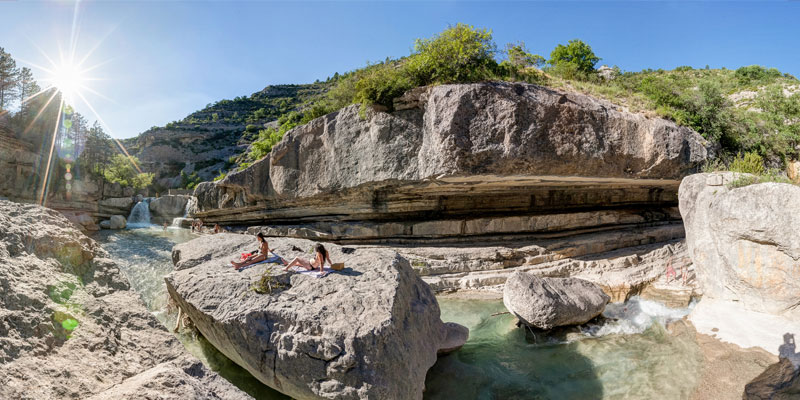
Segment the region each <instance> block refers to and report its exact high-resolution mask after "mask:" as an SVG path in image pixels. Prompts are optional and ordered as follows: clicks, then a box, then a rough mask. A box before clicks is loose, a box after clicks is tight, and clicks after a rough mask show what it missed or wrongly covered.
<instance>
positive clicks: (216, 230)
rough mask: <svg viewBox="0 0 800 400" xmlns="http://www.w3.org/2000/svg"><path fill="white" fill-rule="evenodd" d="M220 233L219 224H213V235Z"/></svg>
mask: <svg viewBox="0 0 800 400" xmlns="http://www.w3.org/2000/svg"><path fill="white" fill-rule="evenodd" d="M220 232H222V228H220V227H219V224H214V233H220Z"/></svg>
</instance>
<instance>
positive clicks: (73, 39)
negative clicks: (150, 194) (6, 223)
mask: <svg viewBox="0 0 800 400" xmlns="http://www.w3.org/2000/svg"><path fill="white" fill-rule="evenodd" d="M80 3H81V1H80V0H78V1H76V2H75V8H74V11H73V15H72V29H71V32H70V39H69V45H68V47H67V48H68V51H67V54H64V53H63V52H62V51H61V46H60V45H59V55H58V57H50V56H49V55H48V54H47V53H46V52H45V51H43V50H42V49H41V48H39V46H36V44H33V45H34V46H35V47H36V48H37V49H38V50H39V53H41V55H42V57H43V58H44V59H45V60H46V61H47V63H46V64H48V66H47V67H45V66H42V65H40V64H36V63H32V62H29V61H25V60H20V61H22V62H24V63H26V64H29V65H30V66H32V67H34V68H36V69H39V70H41V71H42V72H43V73H44V77H43V78H42V79H41V81H42V82H43V83H45V84H46V85H43V86H44V88H42V89H41V90H40V91H39V92H37V93H34V94H33V95H31V96H29V97H27V98H25V99H23V100H22V103H23V104H26V103H28V102H30V101H31V100H32V99H34V98H36V97H38V96H41V95H44V94H45V93H50V97H49V99H48V100H47V102H46V103H45V105H44V107H42V108H41V109H40V110H39V111H38V113H37V114H36V116H35V117H34V118H33V120H32V121H31V122H30V123H29V124H28V126H27V127H26V128H25V131H24V132H23V135H24V134H28V132H29V131H30V130H31V128H32V127H33V126H34V123H35V122H36V121H37V120H39V118H40V116H41V115H42V113H43V112H44V109H46V108H47V107H48V106H49V105H50V103H51V102H52V101H53V99H54V98H55V97H57V95H60V96H58V97H59V100H58V103H59V105H58V107H59V111H58V117H57V119H56V125H55V127H54V128H53V133H52V136H51V137H50V138H49V140H50V143H49V147H50V149H49V150H50V151H49V154H47V158H46V159H47V164H46V168H45V170H44V171H43V174H42V175H43V177H44V179H43V180H42V182H41V189H40V190H39V199H38V200H39V201H38V202H39V204H41V205H45V203H46V202H47V197H48V192H49V191H50V179H51V174H50V170H51V167H52V166H53V165H54V162H53V161H54V155H60V159H61V160H62V161H64V162H66V163H67V164H66V168H65V169H66V171H65V174H64V175H63V178H64V180H65V181H66V184H65V186H64V187H65V189H66V193H65V197H66V199H67V200H69V199H70V197H71V196H70V195H71V194H72V193H71V190H72V187H73V183H74V180H80V174H78V175H76V171H75V169H74V168H73V163H74V162H75V161H77V158H78V156H79V155H80V151H81V148H80V146H76V143H74V141H72V140H71V139H69V138H63V137H62V136H63V132H66V131H69V130H70V129H71V128H72V124H73V119H72V117H73V116H72V114H73V113H72V107H71V105H75V104H76V102H77V101H78V100H80V101H81V102H83V104H85V106H86V108H88V109H89V110H90V111H91V112H92V114H94V118H95V119H96V120H97V121H98V122H99V123H100V124H101V125H102V126H103V127H104V128H105V131H106V132H107V133H108V135H109V136H110V137H111V138H112V139H113V142H114V143H115V144H116V145H117V146H116V150H117V151H119V152H120V153H121V154H124V155H125V156H126V157H127V158H128V160H129V161H130V163H131V164H132V165H133V167H134V168H135V169H136V171H137V172H139V173H141V172H142V170H141V168H140V167H139V165H137V163H136V161H135V160H134V158H133V157H131V155H130V153H129V152H128V150H127V149H126V148H125V146H123V145H122V142H120V141H119V140H118V139H116V138H115V137H114V133H113V131H112V130H111V127H110V126H108V124H107V123H106V122H105V121H104V120H103V118H102V117H100V115H99V114H98V113H97V110H96V109H95V108H94V107H93V106H92V104H91V103H90V102H89V100H87V98H86V96H85V94H86V93H92V94H93V95H95V96H98V97H101V98H103V99H105V100H109V101H112V100H111V99H109V98H107V97H105V96H103V95H102V94H100V93H98V92H96V91H95V90H93V89H92V88H90V87H89V86H88V85H89V82H91V81H96V80H99V79H97V78H94V77H92V76H91V72H92V71H93V70H94V69H96V68H98V67H100V66H102V65H104V64H106V63H107V61H104V62H101V63H99V64H95V65H92V66H89V67H85V66H84V63H85V62H86V61H87V60H88V59H89V56H91V55H92V53H94V51H95V50H96V49H97V48H98V47H99V46H100V44H101V43H102V41H103V40H100V41H99V42H97V43H96V44H95V46H94V47H92V48H91V50H89V51H88V52H87V53H86V54H84V55H83V56H82V57H76V50H77V47H78V46H77V43H78V33H79V32H80V29H78V28H79V9H80ZM103 39H105V37H104V38H103ZM55 59H58V62H56V61H55ZM76 60H78V61H76ZM112 102H113V101H112ZM57 139H58V140H57ZM56 146H58V148H56Z"/></svg>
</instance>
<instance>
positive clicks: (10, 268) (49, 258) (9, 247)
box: [0, 201, 249, 400]
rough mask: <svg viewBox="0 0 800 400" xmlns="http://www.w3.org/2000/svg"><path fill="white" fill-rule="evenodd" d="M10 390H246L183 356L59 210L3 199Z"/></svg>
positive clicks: (121, 394) (36, 394)
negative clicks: (239, 388)
mask: <svg viewBox="0 0 800 400" xmlns="http://www.w3.org/2000/svg"><path fill="white" fill-rule="evenodd" d="M0 293H2V295H0V386H2V395H0V397H2V398H4V399H5V398H7V399H36V400H40V399H85V398H92V399H114V400H117V399H120V398H125V399H145V398H148V399H152V398H195V399H200V398H202V399H246V398H249V396H247V395H246V394H245V393H243V392H241V391H240V390H238V389H237V388H236V387H234V386H233V385H231V384H230V383H229V382H227V381H225V380H223V379H222V378H220V377H219V376H218V375H217V374H216V373H214V372H211V371H210V370H208V369H207V368H205V367H204V366H203V365H202V364H201V363H200V362H199V361H198V360H197V359H195V358H194V357H191V356H190V355H188V354H187V353H186V351H185V349H184V348H183V346H182V345H181V343H180V342H179V341H178V340H177V339H176V338H175V336H173V335H171V334H170V333H169V332H167V330H166V329H165V328H164V327H163V326H162V325H161V323H159V322H158V320H157V319H156V318H155V316H153V314H152V313H150V312H149V311H148V310H147V309H146V308H145V306H144V305H143V304H142V302H141V300H140V298H139V296H138V294H136V293H135V292H133V291H132V290H131V289H130V285H129V283H128V280H127V279H126V278H125V276H124V275H123V274H122V273H121V272H120V270H119V268H118V267H117V265H116V264H115V263H114V262H113V261H111V260H110V259H108V254H107V253H106V252H105V251H104V250H103V249H101V248H100V247H99V246H98V245H97V243H95V242H94V241H93V240H91V239H90V238H88V237H86V236H84V235H83V234H81V233H80V232H79V231H78V230H77V229H76V228H75V226H74V225H73V224H71V223H69V221H68V220H67V219H66V218H64V217H63V216H62V215H61V214H60V213H58V212H56V211H53V210H50V209H47V208H43V207H39V206H35V205H27V204H17V203H12V202H8V201H0Z"/></svg>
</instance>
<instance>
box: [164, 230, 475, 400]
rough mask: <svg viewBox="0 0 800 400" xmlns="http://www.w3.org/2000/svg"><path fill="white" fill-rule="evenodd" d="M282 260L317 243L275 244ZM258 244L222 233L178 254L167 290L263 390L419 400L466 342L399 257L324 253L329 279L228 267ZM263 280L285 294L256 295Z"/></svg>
mask: <svg viewBox="0 0 800 400" xmlns="http://www.w3.org/2000/svg"><path fill="white" fill-rule="evenodd" d="M269 244H270V247H271V248H272V249H274V251H275V252H276V253H277V254H280V255H281V256H283V257H285V258H287V259H291V258H293V257H296V256H301V257H307V258H308V257H310V256H311V254H310V252H308V251H309V250H310V249H311V247H312V246H313V242H310V241H307V240H299V239H286V238H281V239H269ZM255 246H256V240H255V237H254V236H250V235H238V234H226V233H223V234H216V235H209V236H204V237H201V238H198V239H195V240H193V241H190V242H187V243H183V244H180V245H177V246H175V249H174V251H173V261H174V262H175V264H176V267H177V268H178V269H179V270H178V271H176V272H173V273H172V274H170V275H169V276H168V277H167V278H166V281H167V289H168V291H169V293H170V295H171V296H172V297H173V298H174V299H175V300H176V301H177V302H178V304H179V305H180V306H181V307H182V308H183V310H184V311H185V312H186V313H187V314H188V315H189V316H190V318H191V319H192V321H193V322H194V325H195V326H196V327H197V329H198V330H199V331H200V332H201V333H202V334H203V336H205V337H206V338H207V339H208V340H209V342H211V343H212V344H213V345H214V346H215V347H216V348H217V349H219V350H220V351H221V352H222V353H224V354H225V355H226V356H227V357H228V358H230V359H231V360H233V361H234V362H236V363H237V364H239V365H241V366H242V367H244V368H246V369H247V370H248V371H250V373H252V374H253V375H254V376H255V377H256V378H258V379H259V380H260V381H261V382H263V383H264V384H266V385H268V386H270V387H273V388H275V389H277V390H279V391H281V392H283V393H286V394H288V395H290V396H293V397H295V398H302V399H307V398H336V399H366V398H380V399H419V398H422V391H423V389H424V384H425V375H426V373H427V371H428V369H429V368H430V367H431V366H432V365H433V364H434V363H435V362H436V357H437V352H439V351H443V352H444V351H450V350H453V349H456V348H458V347H460V346H461V345H463V342H464V341H466V339H467V338H466V335H465V332H464V328H463V327H461V326H458V325H453V324H444V323H442V321H441V319H440V317H439V306H438V304H437V302H436V298H435V297H434V295H433V292H432V291H431V290H430V288H429V287H428V286H427V285H426V284H425V283H424V282H422V280H421V279H420V278H419V277H418V276H417V275H416V274H415V273H414V271H413V269H412V268H411V267H410V266H409V264H408V261H407V260H405V259H404V258H402V257H400V256H399V255H398V254H397V253H396V252H393V251H389V250H379V249H357V250H356V251H355V252H354V253H351V254H347V255H345V254H343V253H342V251H341V248H340V247H339V246H336V245H329V246H327V247H328V249H329V251H330V254H331V259H332V260H333V261H334V262H341V261H343V262H344V263H345V266H346V268H345V269H344V271H342V272H336V273H332V274H330V275H328V276H326V277H324V278H317V277H315V276H313V275H308V274H299V273H287V272H283V271H282V270H281V268H280V267H279V266H277V265H275V264H259V265H256V266H254V267H251V268H248V269H245V270H243V271H241V272H238V271H235V270H233V269H232V268H231V267H230V266H226V265H225V264H227V262H228V261H229V260H231V259H236V258H238V256H239V253H241V252H244V251H245V250H252V248H253V247H255ZM265 271H270V272H269V273H270V274H271V275H272V281H273V283H278V284H283V285H286V287H284V288H276V289H275V290H274V291H272V292H271V293H269V294H258V293H256V292H254V291H252V290H251V289H250V288H251V286H252V285H253V284H254V282H256V281H258V280H259V279H260V278H261V276H262V274H263V273H264V272H265Z"/></svg>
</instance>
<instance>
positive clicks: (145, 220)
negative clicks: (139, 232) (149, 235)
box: [127, 197, 153, 229]
mask: <svg viewBox="0 0 800 400" xmlns="http://www.w3.org/2000/svg"><path fill="white" fill-rule="evenodd" d="M151 226H153V224H152V223H151V222H150V198H149V197H148V198H146V199H144V200H142V201H140V202H138V203H136V205H135V206H133V209H132V210H131V215H129V216H128V224H127V228H129V229H137V228H150V227H151Z"/></svg>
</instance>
